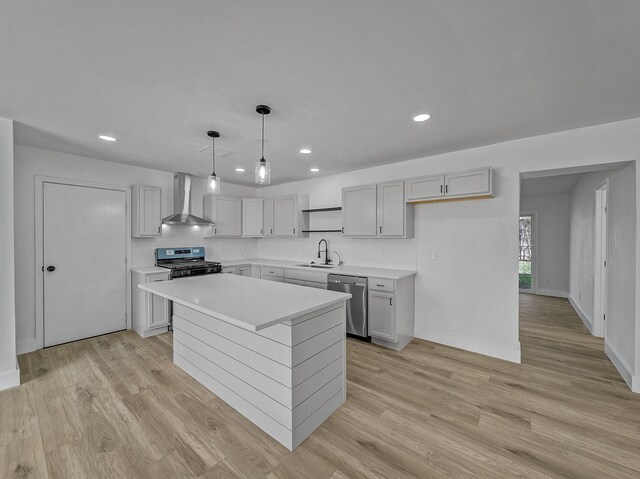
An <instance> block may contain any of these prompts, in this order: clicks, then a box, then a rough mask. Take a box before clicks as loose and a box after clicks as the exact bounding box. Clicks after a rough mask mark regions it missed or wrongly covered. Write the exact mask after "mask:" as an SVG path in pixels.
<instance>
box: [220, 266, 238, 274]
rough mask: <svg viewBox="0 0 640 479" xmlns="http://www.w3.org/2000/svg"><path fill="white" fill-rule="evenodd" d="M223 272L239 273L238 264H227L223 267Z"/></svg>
mask: <svg viewBox="0 0 640 479" xmlns="http://www.w3.org/2000/svg"><path fill="white" fill-rule="evenodd" d="M222 274H238V267H237V266H225V267H224V268H222Z"/></svg>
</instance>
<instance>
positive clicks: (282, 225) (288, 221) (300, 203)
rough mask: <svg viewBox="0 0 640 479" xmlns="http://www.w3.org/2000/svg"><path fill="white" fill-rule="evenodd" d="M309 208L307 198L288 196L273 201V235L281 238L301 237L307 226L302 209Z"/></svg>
mask: <svg viewBox="0 0 640 479" xmlns="http://www.w3.org/2000/svg"><path fill="white" fill-rule="evenodd" d="M308 207H309V196H307V195H289V196H281V197H278V198H274V199H273V234H274V236H281V237H291V238H297V237H303V236H307V234H306V233H303V231H305V230H306V229H307V228H308V226H307V223H306V216H305V215H303V214H302V211H301V210H302V209H305V208H308Z"/></svg>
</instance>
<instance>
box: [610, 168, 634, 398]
mask: <svg viewBox="0 0 640 479" xmlns="http://www.w3.org/2000/svg"><path fill="white" fill-rule="evenodd" d="M607 193H608V202H607V241H608V243H609V246H608V250H607V320H606V325H605V327H606V334H605V345H606V350H607V354H608V355H609V357H610V358H611V359H612V361H613V363H614V364H615V365H616V367H618V369H619V370H620V369H621V366H622V368H623V370H622V371H621V373H622V375H623V377H625V379H626V380H627V382H629V385H630V386H631V385H632V384H631V383H633V382H637V378H636V380H635V381H634V379H633V378H632V376H634V375H638V374H639V373H640V371H639V370H637V369H635V368H636V357H637V355H638V350H639V349H640V343H637V342H636V337H637V332H638V322H637V319H636V304H637V296H636V292H637V278H636V268H637V266H636V261H637V256H636V251H637V242H636V241H634V240H635V238H636V222H637V219H636V218H637V210H636V164H635V163H634V164H632V165H630V166H628V167H626V168H624V169H623V170H618V171H615V172H612V173H611V175H610V176H609V187H608V192H607ZM633 389H634V390H636V392H640V384H635V385H634V386H633Z"/></svg>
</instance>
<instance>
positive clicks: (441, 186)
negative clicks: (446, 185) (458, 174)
mask: <svg viewBox="0 0 640 479" xmlns="http://www.w3.org/2000/svg"><path fill="white" fill-rule="evenodd" d="M440 193H442V185H440Z"/></svg>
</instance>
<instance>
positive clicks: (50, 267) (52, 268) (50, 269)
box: [47, 266, 56, 272]
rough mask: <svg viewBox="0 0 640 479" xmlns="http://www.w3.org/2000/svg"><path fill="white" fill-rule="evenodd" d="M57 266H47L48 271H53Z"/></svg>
mask: <svg viewBox="0 0 640 479" xmlns="http://www.w3.org/2000/svg"><path fill="white" fill-rule="evenodd" d="M55 270H56V267H55V266H47V271H49V272H52V271H55Z"/></svg>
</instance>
